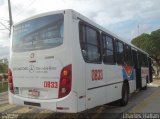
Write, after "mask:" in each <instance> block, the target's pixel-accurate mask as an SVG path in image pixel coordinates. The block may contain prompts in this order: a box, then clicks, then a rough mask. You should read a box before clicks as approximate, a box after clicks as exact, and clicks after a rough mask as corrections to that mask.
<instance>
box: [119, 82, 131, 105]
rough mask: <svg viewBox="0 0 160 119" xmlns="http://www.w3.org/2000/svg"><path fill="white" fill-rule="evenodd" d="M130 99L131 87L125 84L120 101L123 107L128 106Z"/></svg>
mask: <svg viewBox="0 0 160 119" xmlns="http://www.w3.org/2000/svg"><path fill="white" fill-rule="evenodd" d="M128 99H129V87H128V85H127V83H124V84H123V87H122V98H121V99H120V104H121V106H125V105H127V104H128Z"/></svg>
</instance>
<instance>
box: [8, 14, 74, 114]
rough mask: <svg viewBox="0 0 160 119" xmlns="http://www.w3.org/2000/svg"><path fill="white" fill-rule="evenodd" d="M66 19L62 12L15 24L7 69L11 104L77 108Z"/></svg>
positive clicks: (59, 110)
mask: <svg viewBox="0 0 160 119" xmlns="http://www.w3.org/2000/svg"><path fill="white" fill-rule="evenodd" d="M67 19H68V16H67V15H66V16H65V13H64V12H61V13H56V14H48V15H43V16H38V17H34V18H31V19H29V20H26V21H24V22H21V23H19V24H17V25H15V26H14V27H13V36H12V47H11V54H10V65H9V71H8V82H9V102H10V103H11V104H17V105H30V106H37V107H41V108H44V109H50V110H53V111H58V112H76V111H77V107H76V95H75V94H74V93H73V92H72V84H73V81H72V63H71V56H70V49H69V47H68V44H69V43H68V42H69V41H68V39H67V38H68V37H67V36H66V34H67V33H66V32H67V29H66V28H65V22H67ZM65 29H66V30H65Z"/></svg>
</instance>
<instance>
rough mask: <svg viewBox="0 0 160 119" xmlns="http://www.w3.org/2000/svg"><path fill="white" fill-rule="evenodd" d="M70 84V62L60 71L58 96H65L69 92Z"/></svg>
mask: <svg viewBox="0 0 160 119" xmlns="http://www.w3.org/2000/svg"><path fill="white" fill-rule="evenodd" d="M71 84H72V65H71V64H70V65H67V66H66V67H64V68H63V69H62V71H61V76H60V83H59V95H58V98H62V97H65V96H66V95H68V94H69V93H70V91H71Z"/></svg>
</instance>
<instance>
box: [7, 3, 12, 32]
mask: <svg viewBox="0 0 160 119" xmlns="http://www.w3.org/2000/svg"><path fill="white" fill-rule="evenodd" d="M8 11H9V26H10V35H11V27H12V25H13V21H12V10H11V2H10V0H8Z"/></svg>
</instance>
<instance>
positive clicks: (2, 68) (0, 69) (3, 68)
mask: <svg viewBox="0 0 160 119" xmlns="http://www.w3.org/2000/svg"><path fill="white" fill-rule="evenodd" d="M7 72H8V65H7V64H0V73H7Z"/></svg>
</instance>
